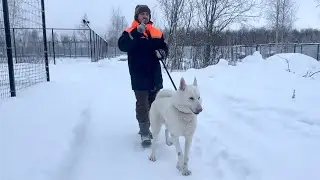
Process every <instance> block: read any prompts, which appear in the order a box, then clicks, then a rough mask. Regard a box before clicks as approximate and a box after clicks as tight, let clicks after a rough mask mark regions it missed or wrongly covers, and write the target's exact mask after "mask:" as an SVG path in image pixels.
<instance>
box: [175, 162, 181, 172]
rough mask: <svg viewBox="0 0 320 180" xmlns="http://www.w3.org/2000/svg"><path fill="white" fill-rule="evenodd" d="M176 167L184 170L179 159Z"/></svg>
mask: <svg viewBox="0 0 320 180" xmlns="http://www.w3.org/2000/svg"><path fill="white" fill-rule="evenodd" d="M176 168H177V169H178V170H179V171H182V165H181V164H180V163H179V161H178V162H177V165H176Z"/></svg>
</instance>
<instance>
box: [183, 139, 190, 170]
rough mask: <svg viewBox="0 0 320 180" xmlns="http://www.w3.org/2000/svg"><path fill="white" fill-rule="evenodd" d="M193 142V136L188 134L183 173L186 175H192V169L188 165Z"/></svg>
mask: <svg viewBox="0 0 320 180" xmlns="http://www.w3.org/2000/svg"><path fill="white" fill-rule="evenodd" d="M191 143H192V136H186V137H185V146H184V159H183V166H182V175H184V176H189V175H191V171H190V170H189V167H188V162H189V154H190V148H191Z"/></svg>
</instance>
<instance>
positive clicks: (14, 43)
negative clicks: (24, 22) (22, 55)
mask: <svg viewBox="0 0 320 180" xmlns="http://www.w3.org/2000/svg"><path fill="white" fill-rule="evenodd" d="M12 36H13V37H12V38H13V47H14V59H15V61H16V63H18V57H17V44H16V35H15V28H12Z"/></svg>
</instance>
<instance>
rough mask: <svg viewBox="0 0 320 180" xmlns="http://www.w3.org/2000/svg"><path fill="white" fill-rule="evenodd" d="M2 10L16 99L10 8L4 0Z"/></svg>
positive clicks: (11, 82) (12, 93)
mask: <svg viewBox="0 0 320 180" xmlns="http://www.w3.org/2000/svg"><path fill="white" fill-rule="evenodd" d="M2 10H3V22H4V28H5V35H6V44H7V47H6V48H7V57H8V70H9V83H10V93H11V97H15V96H16V86H15V79H14V66H13V57H12V45H11V35H10V22H9V7H8V1H7V0H2Z"/></svg>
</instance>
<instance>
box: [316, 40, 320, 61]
mask: <svg viewBox="0 0 320 180" xmlns="http://www.w3.org/2000/svg"><path fill="white" fill-rule="evenodd" d="M319 53H320V44H318V47H317V60H318V61H319V55H320V54H319Z"/></svg>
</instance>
